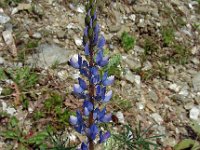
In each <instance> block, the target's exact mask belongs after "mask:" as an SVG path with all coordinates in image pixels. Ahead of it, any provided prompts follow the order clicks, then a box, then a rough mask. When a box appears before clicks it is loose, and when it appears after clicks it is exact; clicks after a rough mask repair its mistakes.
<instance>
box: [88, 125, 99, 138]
mask: <svg viewBox="0 0 200 150" xmlns="http://www.w3.org/2000/svg"><path fill="white" fill-rule="evenodd" d="M98 133H99V130H98V127H97V126H96V124H92V125H91V126H90V127H89V128H88V129H87V131H86V134H87V136H88V137H89V138H91V139H92V140H95V138H96V136H97V134H98Z"/></svg>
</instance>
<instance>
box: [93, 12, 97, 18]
mask: <svg viewBox="0 0 200 150" xmlns="http://www.w3.org/2000/svg"><path fill="white" fill-rule="evenodd" d="M95 19H97V12H96V11H95V12H94V16H93V20H95Z"/></svg>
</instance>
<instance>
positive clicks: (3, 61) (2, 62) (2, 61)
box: [0, 57, 5, 65]
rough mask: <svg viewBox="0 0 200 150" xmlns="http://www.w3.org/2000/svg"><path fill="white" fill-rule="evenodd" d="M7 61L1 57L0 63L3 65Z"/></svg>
mask: <svg viewBox="0 0 200 150" xmlns="http://www.w3.org/2000/svg"><path fill="white" fill-rule="evenodd" d="M4 63H5V60H4V58H2V57H0V65H3V64H4Z"/></svg>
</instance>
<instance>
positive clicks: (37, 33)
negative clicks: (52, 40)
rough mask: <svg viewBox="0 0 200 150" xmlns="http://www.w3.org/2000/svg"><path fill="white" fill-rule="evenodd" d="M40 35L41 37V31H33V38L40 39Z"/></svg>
mask: <svg viewBox="0 0 200 150" xmlns="http://www.w3.org/2000/svg"><path fill="white" fill-rule="evenodd" d="M41 37H42V35H41V33H39V32H35V33H34V34H33V38H35V39H41Z"/></svg>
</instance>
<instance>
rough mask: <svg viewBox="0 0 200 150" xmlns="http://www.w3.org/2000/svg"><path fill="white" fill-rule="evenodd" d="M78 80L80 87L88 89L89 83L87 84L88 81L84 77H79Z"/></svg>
mask: <svg viewBox="0 0 200 150" xmlns="http://www.w3.org/2000/svg"><path fill="white" fill-rule="evenodd" d="M78 81H79V85H80V87H81V88H82V89H83V90H87V84H86V82H85V81H84V80H83V79H81V78H78Z"/></svg>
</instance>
